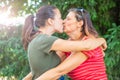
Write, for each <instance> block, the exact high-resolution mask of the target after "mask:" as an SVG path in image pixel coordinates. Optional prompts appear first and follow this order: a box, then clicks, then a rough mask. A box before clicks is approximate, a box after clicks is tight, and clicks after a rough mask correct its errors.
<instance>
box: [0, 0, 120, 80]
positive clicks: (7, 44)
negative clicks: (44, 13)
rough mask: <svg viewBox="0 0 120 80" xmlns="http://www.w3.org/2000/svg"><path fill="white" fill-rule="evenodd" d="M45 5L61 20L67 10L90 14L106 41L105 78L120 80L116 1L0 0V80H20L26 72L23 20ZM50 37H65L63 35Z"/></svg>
mask: <svg viewBox="0 0 120 80" xmlns="http://www.w3.org/2000/svg"><path fill="white" fill-rule="evenodd" d="M46 4H50V5H55V6H57V7H58V8H59V9H60V11H61V13H62V18H63V19H64V18H65V16H66V14H67V11H68V9H70V8H81V7H82V8H85V9H86V10H88V11H89V12H90V15H91V19H92V21H93V24H94V27H95V28H96V29H97V31H98V32H99V35H100V36H101V37H104V38H105V39H106V40H107V44H108V48H107V50H106V51H105V57H104V58H105V64H106V68H107V71H106V72H107V74H108V79H109V80H120V67H119V66H120V0H0V80H21V79H22V78H23V77H24V76H25V75H26V74H28V73H29V72H30V68H29V63H28V59H27V52H26V51H24V49H23V46H22V42H21V30H22V27H23V24H24V20H25V17H26V16H27V15H28V14H34V13H35V12H36V11H37V10H38V8H39V7H40V6H42V5H46ZM54 35H55V36H58V37H60V38H64V39H66V38H67V35H66V34H65V33H62V34H58V33H55V34H54ZM51 76H52V75H51ZM66 80H70V79H69V78H68V77H66Z"/></svg>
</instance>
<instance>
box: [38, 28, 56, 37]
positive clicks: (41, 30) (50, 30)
mask: <svg viewBox="0 0 120 80" xmlns="http://www.w3.org/2000/svg"><path fill="white" fill-rule="evenodd" d="M39 31H40V32H41V33H43V34H47V35H52V34H53V33H54V32H55V31H54V29H53V27H51V26H45V27H41V28H40V29H39Z"/></svg>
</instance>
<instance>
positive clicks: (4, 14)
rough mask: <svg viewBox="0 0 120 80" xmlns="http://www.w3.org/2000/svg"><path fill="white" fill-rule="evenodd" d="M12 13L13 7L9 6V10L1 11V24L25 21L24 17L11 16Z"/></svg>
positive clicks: (14, 23)
mask: <svg viewBox="0 0 120 80" xmlns="http://www.w3.org/2000/svg"><path fill="white" fill-rule="evenodd" d="M10 14H11V7H9V8H8V10H7V11H0V19H1V20H0V24H3V25H7V26H9V25H16V24H20V23H23V18H22V17H11V15H10Z"/></svg>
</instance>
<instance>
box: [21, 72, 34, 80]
mask: <svg viewBox="0 0 120 80" xmlns="http://www.w3.org/2000/svg"><path fill="white" fill-rule="evenodd" d="M32 77H33V75H32V72H30V73H29V74H27V75H26V76H25V77H24V78H23V79H22V80H32Z"/></svg>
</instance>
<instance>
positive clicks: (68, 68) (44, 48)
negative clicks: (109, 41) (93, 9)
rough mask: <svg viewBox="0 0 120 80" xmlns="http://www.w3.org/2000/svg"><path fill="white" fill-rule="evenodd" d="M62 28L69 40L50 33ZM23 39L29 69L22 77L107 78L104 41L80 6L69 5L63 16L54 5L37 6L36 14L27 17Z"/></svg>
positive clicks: (38, 79)
mask: <svg viewBox="0 0 120 80" xmlns="http://www.w3.org/2000/svg"><path fill="white" fill-rule="evenodd" d="M63 31H64V32H65V33H66V34H67V35H68V36H69V39H68V40H63V39H60V38H58V37H55V36H52V34H53V33H54V32H59V33H62V32H63ZM22 41H23V46H24V49H25V50H27V53H28V60H29V64H30V69H31V72H30V73H29V74H28V75H27V76H25V77H24V79H23V80H64V77H62V76H63V75H65V74H67V75H68V76H69V77H70V78H71V79H72V80H107V75H106V67H105V63H104V52H103V50H105V49H106V48H107V45H106V41H105V40H104V39H103V38H99V35H98V33H97V31H96V30H95V28H94V27H93V25H92V21H91V19H90V14H89V13H88V11H86V10H85V9H83V8H71V9H69V10H68V14H67V16H66V18H65V19H64V20H62V19H61V13H60V11H59V9H58V8H57V7H55V6H51V5H46V6H42V7H40V8H39V9H38V11H37V12H36V16H33V15H29V16H28V17H27V18H26V20H25V24H24V27H23V34H22ZM61 77H62V78H61Z"/></svg>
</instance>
